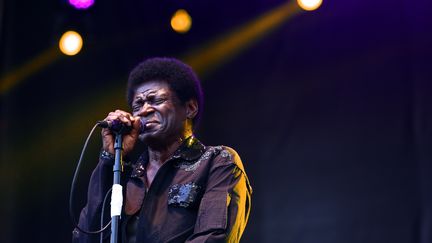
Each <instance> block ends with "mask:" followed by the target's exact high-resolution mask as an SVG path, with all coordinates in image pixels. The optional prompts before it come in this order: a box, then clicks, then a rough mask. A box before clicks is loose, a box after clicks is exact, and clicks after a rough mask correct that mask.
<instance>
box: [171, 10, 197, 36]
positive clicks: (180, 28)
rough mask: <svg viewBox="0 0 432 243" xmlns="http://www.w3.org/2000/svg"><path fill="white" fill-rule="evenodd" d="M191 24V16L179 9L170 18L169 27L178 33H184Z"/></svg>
mask: <svg viewBox="0 0 432 243" xmlns="http://www.w3.org/2000/svg"><path fill="white" fill-rule="evenodd" d="M191 26H192V18H191V16H190V15H189V13H188V12H187V11H186V10H184V9H179V10H177V12H175V14H174V15H173V16H172V18H171V27H172V28H173V30H175V31H176V32H178V33H182V34H184V33H186V32H188V31H189V29H190V28H191Z"/></svg>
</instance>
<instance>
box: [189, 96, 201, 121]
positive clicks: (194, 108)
mask: <svg viewBox="0 0 432 243" xmlns="http://www.w3.org/2000/svg"><path fill="white" fill-rule="evenodd" d="M198 109H199V107H198V102H197V101H196V100H195V99H190V100H189V101H188V102H186V117H187V118H188V119H193V118H194V117H195V116H196V114H197V113H198Z"/></svg>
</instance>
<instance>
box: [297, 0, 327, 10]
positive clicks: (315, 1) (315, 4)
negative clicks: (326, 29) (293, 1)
mask: <svg viewBox="0 0 432 243" xmlns="http://www.w3.org/2000/svg"><path fill="white" fill-rule="evenodd" d="M297 3H298V5H299V6H300V7H301V8H302V9H304V10H306V11H313V10H315V9H317V8H319V6H321V4H322V0H297Z"/></svg>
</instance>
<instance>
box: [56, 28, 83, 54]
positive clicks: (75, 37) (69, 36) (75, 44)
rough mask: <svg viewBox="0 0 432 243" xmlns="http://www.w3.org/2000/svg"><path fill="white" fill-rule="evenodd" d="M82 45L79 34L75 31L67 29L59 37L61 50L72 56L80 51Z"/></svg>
mask: <svg viewBox="0 0 432 243" xmlns="http://www.w3.org/2000/svg"><path fill="white" fill-rule="evenodd" d="M82 45H83V40H82V38H81V35H80V34H78V33H77V32H75V31H67V32H65V33H64V34H63V35H62V37H61V38H60V42H59V47H60V50H61V52H63V53H64V54H66V55H68V56H73V55H76V54H78V52H80V50H81V48H82Z"/></svg>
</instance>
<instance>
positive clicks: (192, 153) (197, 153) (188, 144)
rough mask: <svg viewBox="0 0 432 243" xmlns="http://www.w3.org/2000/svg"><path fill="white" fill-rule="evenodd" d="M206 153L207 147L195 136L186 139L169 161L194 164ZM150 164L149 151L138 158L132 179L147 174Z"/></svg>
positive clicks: (145, 151) (134, 165) (133, 166)
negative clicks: (146, 168)
mask: <svg viewBox="0 0 432 243" xmlns="http://www.w3.org/2000/svg"><path fill="white" fill-rule="evenodd" d="M204 152H205V146H204V145H203V144H202V143H201V142H200V141H199V140H198V139H197V138H195V137H194V136H190V137H188V138H186V139H185V140H184V141H183V143H182V144H181V145H180V146H179V147H178V149H177V150H176V151H175V152H174V154H173V155H172V156H171V157H170V158H169V159H168V160H167V162H168V161H171V160H176V159H182V160H184V161H186V162H193V161H195V160H197V159H199V158H200V157H201V155H203V153H204ZM147 162H148V151H147V149H145V150H144V152H143V153H142V154H141V156H140V157H139V158H138V161H137V162H136V163H134V164H133V165H132V173H131V177H140V176H142V175H143V174H144V172H145V165H146V164H147Z"/></svg>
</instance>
